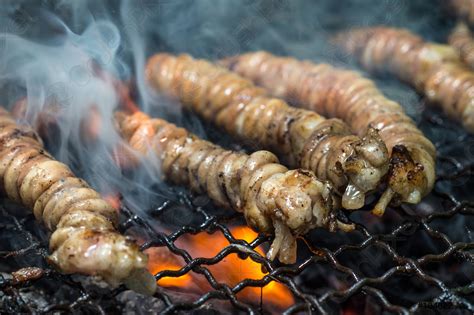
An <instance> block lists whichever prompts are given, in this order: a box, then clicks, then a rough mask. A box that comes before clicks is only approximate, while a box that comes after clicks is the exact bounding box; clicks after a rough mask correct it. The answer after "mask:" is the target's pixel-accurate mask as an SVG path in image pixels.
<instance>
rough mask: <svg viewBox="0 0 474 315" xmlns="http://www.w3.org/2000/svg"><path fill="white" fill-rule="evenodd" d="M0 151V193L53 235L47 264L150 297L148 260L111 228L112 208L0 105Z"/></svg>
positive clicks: (152, 285) (151, 284)
mask: <svg viewBox="0 0 474 315" xmlns="http://www.w3.org/2000/svg"><path fill="white" fill-rule="evenodd" d="M0 150H1V152H0V179H1V181H0V182H1V189H2V191H3V193H4V194H5V195H6V196H7V197H8V198H9V199H11V200H13V201H16V202H19V203H21V204H22V205H24V206H25V207H28V208H30V209H32V210H33V212H34V215H35V217H36V219H37V220H38V221H40V222H43V223H44V224H45V225H46V226H47V227H48V229H49V230H51V231H53V234H52V235H51V239H50V250H51V252H52V254H51V256H49V260H50V262H51V263H53V264H54V265H55V266H57V267H58V269H59V270H61V271H62V272H65V273H82V274H87V275H98V276H101V277H102V278H103V279H104V280H106V281H107V282H109V283H110V284H112V285H116V284H118V283H120V282H125V283H127V284H128V285H129V286H130V287H132V288H133V289H136V290H138V291H141V292H143V293H153V291H154V290H155V286H156V283H155V281H154V278H153V277H152V276H151V275H150V274H148V273H147V272H146V271H145V268H146V262H147V257H146V256H145V255H144V254H143V253H141V252H140V250H139V248H138V246H137V245H136V244H135V243H134V242H133V241H131V240H130V239H128V238H126V237H124V236H122V235H120V234H119V233H118V232H117V231H116V230H115V225H116V224H117V221H118V215H117V212H116V211H115V209H114V208H112V206H110V204H109V203H108V202H107V201H105V200H104V199H102V198H101V197H100V195H99V193H97V192H96V191H95V190H93V189H91V188H90V187H89V186H88V185H87V183H86V182H85V181H83V180H81V179H79V178H77V177H75V176H74V174H73V173H72V172H71V170H70V169H69V168H68V167H67V166H66V165H65V164H63V163H61V162H58V161H56V160H54V158H53V157H52V156H51V155H50V154H49V153H48V152H46V151H45V150H44V148H43V144H42V142H41V140H40V138H39V137H38V135H37V134H36V133H35V132H34V131H33V130H31V129H30V128H28V127H26V126H23V125H19V124H17V123H16V122H15V120H14V119H13V117H12V116H11V115H10V114H9V113H8V112H7V111H6V110H5V109H3V108H1V107H0Z"/></svg>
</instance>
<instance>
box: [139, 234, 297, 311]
mask: <svg viewBox="0 0 474 315" xmlns="http://www.w3.org/2000/svg"><path fill="white" fill-rule="evenodd" d="M231 232H232V235H233V236H234V237H235V238H236V239H241V240H245V241H247V242H249V243H250V242H251V241H253V240H254V239H255V238H256V237H257V234H256V233H255V232H254V231H252V230H251V229H250V228H248V227H244V226H240V227H235V228H232V229H231ZM176 245H177V246H178V247H181V248H183V249H185V250H187V251H188V252H189V253H190V254H191V255H192V256H193V257H203V258H211V257H214V256H215V255H216V254H217V253H219V252H220V251H221V250H222V249H223V248H224V247H226V246H227V245H229V242H228V240H227V239H226V238H225V237H224V235H223V234H222V233H221V232H217V233H214V234H212V235H210V234H207V233H205V232H201V233H199V234H197V235H192V236H186V237H181V238H180V239H178V240H177V241H176ZM255 251H256V252H258V253H260V254H262V255H263V251H262V249H261V248H256V249H255ZM148 254H149V256H150V259H149V263H148V269H149V270H150V272H152V273H156V272H158V271H161V270H165V269H170V270H178V269H180V268H181V267H182V266H184V263H183V262H182V260H181V258H178V257H177V256H175V255H173V254H171V253H170V252H169V251H168V250H167V249H166V248H152V249H149V250H148ZM261 267H262V266H261V264H259V263H257V262H255V261H253V260H252V259H250V258H241V257H239V256H238V255H237V254H234V253H232V254H229V255H227V256H226V257H225V258H224V259H223V260H222V261H220V262H219V263H217V264H215V265H209V266H206V268H208V269H209V271H211V273H212V274H213V275H214V277H215V278H216V280H217V281H218V282H221V283H225V284H227V285H229V286H230V287H234V286H235V285H237V284H238V283H239V282H241V281H242V280H244V279H253V280H260V279H262V278H263V277H264V276H265V274H266V273H265V272H263V271H262V268H261ZM191 282H193V283H194V284H195V287H197V288H198V289H199V290H200V291H201V292H203V291H204V290H210V289H211V287H210V285H209V284H208V283H207V281H206V280H205V279H204V277H203V276H202V275H198V274H195V273H193V272H189V273H186V274H185V275H184V276H181V277H178V278H174V277H169V278H167V277H164V278H161V279H160V280H159V281H158V284H159V285H162V286H165V287H168V286H169V287H180V288H182V289H183V290H189V289H190V286H191V285H192V284H191ZM237 297H238V298H240V299H242V300H247V301H250V302H252V303H255V304H258V303H259V302H260V299H262V300H263V301H264V302H265V303H271V304H272V305H273V306H274V307H277V308H281V309H283V308H287V307H289V306H290V305H292V304H293V303H294V299H293V296H292V294H291V292H290V291H289V290H288V289H287V288H286V287H285V286H284V285H282V284H280V283H278V282H275V281H271V282H270V283H268V284H267V285H266V286H265V287H263V288H260V287H246V288H245V289H243V290H242V291H240V292H238V293H237Z"/></svg>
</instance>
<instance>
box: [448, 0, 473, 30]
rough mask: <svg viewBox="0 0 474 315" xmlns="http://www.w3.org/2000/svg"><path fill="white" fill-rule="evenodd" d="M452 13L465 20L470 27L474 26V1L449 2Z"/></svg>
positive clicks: (459, 0) (449, 0) (450, 0)
mask: <svg viewBox="0 0 474 315" xmlns="http://www.w3.org/2000/svg"><path fill="white" fill-rule="evenodd" d="M448 4H449V8H450V9H451V12H452V13H454V15H456V16H457V17H459V18H461V19H463V20H464V21H465V22H466V23H468V24H469V25H471V26H472V25H474V1H473V0H448Z"/></svg>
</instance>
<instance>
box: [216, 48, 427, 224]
mask: <svg viewBox="0 0 474 315" xmlns="http://www.w3.org/2000/svg"><path fill="white" fill-rule="evenodd" d="M221 64H223V65H225V66H227V67H228V68H229V69H230V70H232V71H235V72H236V73H238V74H240V75H242V76H243V77H245V78H248V79H250V80H252V81H253V82H255V83H256V84H259V85H260V86H263V87H265V88H266V89H267V90H268V91H269V92H270V93H272V94H273V95H274V96H277V97H282V98H284V99H287V100H288V101H290V102H292V103H294V104H297V105H298V106H301V107H304V108H307V109H310V110H314V111H315V112H317V113H320V114H322V115H325V116H328V117H337V118H340V119H342V120H344V121H345V122H346V123H347V124H348V125H349V126H350V127H351V129H352V131H353V132H354V133H356V134H359V135H362V134H363V133H364V132H365V130H366V129H367V128H368V127H369V126H373V127H375V128H376V129H377V130H379V134H380V136H381V138H382V140H383V141H384V142H385V144H386V145H387V148H388V150H389V153H390V154H391V155H392V159H391V161H392V163H391V167H390V170H389V175H388V185H389V188H388V189H387V190H386V191H385V193H384V195H383V197H382V198H381V199H380V202H379V203H378V204H377V205H376V207H375V209H374V213H376V214H379V215H381V214H383V212H384V209H385V206H386V205H387V204H388V202H390V199H391V198H392V197H394V198H396V199H399V200H400V201H403V202H409V203H418V202H420V199H421V198H422V197H423V196H425V195H426V194H428V193H429V192H430V191H431V189H432V188H433V185H434V180H435V158H436V149H435V147H434V145H433V144H432V143H431V141H429V140H428V139H427V138H426V137H425V136H424V135H423V133H422V132H421V131H420V130H419V129H418V128H417V127H416V125H415V124H414V122H413V121H412V120H411V119H410V118H409V117H408V116H407V115H406V114H405V112H404V110H403V108H402V107H401V106H400V105H399V104H398V103H396V102H394V101H391V100H389V99H387V98H386V97H385V96H384V95H383V94H382V93H381V92H380V91H379V90H378V89H377V87H376V86H375V84H374V83H373V81H371V80H369V79H367V78H364V77H363V76H362V75H360V74H359V73H358V72H355V71H349V70H343V69H338V68H335V67H332V66H330V65H328V64H314V63H312V62H310V61H299V60H297V59H294V58H284V57H277V56H274V55H272V54H270V53H267V52H263V51H261V52H254V53H246V54H243V55H239V56H234V57H230V58H227V59H225V60H222V61H221Z"/></svg>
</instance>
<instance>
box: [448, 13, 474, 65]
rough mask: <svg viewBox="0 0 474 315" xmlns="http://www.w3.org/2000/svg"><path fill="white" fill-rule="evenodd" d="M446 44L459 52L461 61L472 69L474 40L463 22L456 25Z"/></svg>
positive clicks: (473, 63)
mask: <svg viewBox="0 0 474 315" xmlns="http://www.w3.org/2000/svg"><path fill="white" fill-rule="evenodd" d="M448 42H449V44H450V45H451V46H453V47H454V48H455V49H456V50H457V51H458V52H459V55H460V57H461V59H462V61H463V62H464V63H465V64H467V65H468V66H469V67H470V68H471V69H474V38H473V36H472V32H471V30H470V29H469V27H468V26H467V25H466V24H465V23H463V22H459V23H457V24H456V27H455V28H454V29H453V31H452V32H451V34H450V35H449V38H448Z"/></svg>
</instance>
